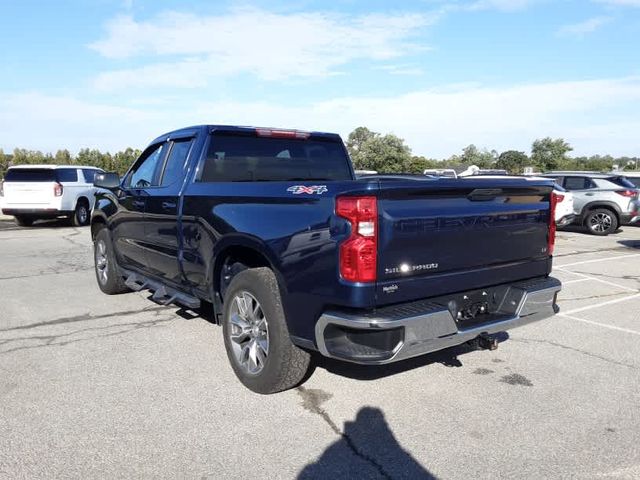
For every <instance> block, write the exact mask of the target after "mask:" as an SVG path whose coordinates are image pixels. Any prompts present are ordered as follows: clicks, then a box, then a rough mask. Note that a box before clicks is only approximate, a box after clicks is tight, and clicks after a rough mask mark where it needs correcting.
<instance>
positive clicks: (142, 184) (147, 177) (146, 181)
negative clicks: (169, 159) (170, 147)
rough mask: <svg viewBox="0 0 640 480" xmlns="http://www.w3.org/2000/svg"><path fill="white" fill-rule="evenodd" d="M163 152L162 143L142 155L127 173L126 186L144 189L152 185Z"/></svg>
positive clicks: (163, 145)
mask: <svg viewBox="0 0 640 480" xmlns="http://www.w3.org/2000/svg"><path fill="white" fill-rule="evenodd" d="M164 150H165V144H164V143H163V144H160V145H158V146H156V147H155V148H153V149H152V150H148V151H147V152H146V153H144V154H143V155H142V157H140V160H138V162H137V163H136V165H135V166H134V167H133V169H132V170H131V172H130V173H129V178H128V179H127V182H126V185H127V186H128V187H130V188H146V187H150V186H151V185H154V180H155V177H156V171H157V169H158V165H159V162H160V160H161V159H162V155H163V153H164Z"/></svg>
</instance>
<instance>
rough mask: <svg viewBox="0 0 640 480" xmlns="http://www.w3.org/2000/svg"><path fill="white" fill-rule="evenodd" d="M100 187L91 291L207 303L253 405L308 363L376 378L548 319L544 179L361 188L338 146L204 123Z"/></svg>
mask: <svg viewBox="0 0 640 480" xmlns="http://www.w3.org/2000/svg"><path fill="white" fill-rule="evenodd" d="M96 186H99V187H103V188H105V189H107V190H108V193H101V194H98V198H97V199H96V206H95V208H94V211H93V213H92V220H91V234H92V237H93V239H94V246H95V248H94V250H95V269H96V277H97V280H98V284H99V286H100V288H101V289H102V291H103V292H105V293H107V294H116V293H122V292H125V291H130V290H140V289H149V290H151V291H152V292H153V298H154V299H155V300H156V301H158V302H160V303H163V304H168V303H178V304H181V305H183V306H186V307H188V308H197V307H199V306H200V304H201V302H202V301H205V302H210V303H212V304H213V308H214V312H215V315H216V319H217V320H218V321H219V322H220V323H221V324H222V326H223V336H224V341H225V346H226V350H227V353H228V356H229V360H230V362H231V365H232V366H233V369H234V371H235V373H236V375H237V376H238V378H239V379H240V381H241V382H242V383H243V384H244V385H246V386H247V387H248V388H250V389H252V390H254V391H256V392H259V393H273V392H277V391H281V390H284V389H287V388H291V387H293V386H295V385H296V384H298V383H299V382H300V381H301V380H302V379H303V378H304V377H305V374H306V373H307V371H308V369H309V363H310V358H311V352H312V351H318V352H320V353H321V354H322V355H325V356H327V357H332V358H336V359H340V360H345V361H350V362H356V363H362V364H383V363H388V362H395V361H398V360H401V359H405V358H409V357H414V356H417V355H422V354H425V353H428V352H433V351H436V350H440V349H443V348H446V347H450V346H453V345H457V344H461V343H464V342H468V341H472V340H476V339H484V341H485V342H486V341H487V339H489V338H490V337H489V336H490V335H491V334H494V333H497V332H500V331H503V330H507V329H509V328H513V327H516V326H519V325H523V324H526V323H529V322H532V321H535V320H540V319H543V318H546V317H549V316H551V315H553V314H554V313H555V312H557V310H558V307H557V305H556V295H557V293H558V292H559V290H560V282H558V281H557V280H556V279H554V278H552V277H550V276H549V273H550V272H551V262H552V253H553V244H554V238H555V223H554V222H553V218H554V215H553V209H554V198H555V197H554V196H553V194H552V182H551V181H549V180H543V179H527V178H519V177H506V176H503V177H467V178H460V179H451V178H438V177H428V176H423V177H419V178H418V177H409V176H406V177H403V176H395V177H394V176H384V175H380V176H373V177H366V178H360V179H356V177H355V175H354V171H353V167H352V165H351V161H350V159H349V156H348V154H347V151H346V149H345V147H344V144H343V142H342V140H341V139H340V137H339V136H338V135H335V134H328V133H319V132H301V131H297V130H279V129H268V128H248V127H228V126H213V125H206V126H197V127H189V128H185V129H182V130H178V131H174V132H171V133H168V134H166V135H162V136H160V137H158V138H156V139H155V140H154V141H153V142H152V143H151V144H150V146H149V147H148V148H147V149H146V150H145V151H144V152H143V153H142V155H141V156H140V158H139V159H138V160H137V161H136V162H135V163H134V165H133V166H132V167H131V168H130V170H129V171H128V173H127V174H126V175H125V176H124V177H123V179H122V180H121V179H120V178H119V177H118V176H117V175H116V174H110V173H107V174H101V175H98V176H97V177H96Z"/></svg>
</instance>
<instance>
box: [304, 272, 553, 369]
mask: <svg viewBox="0 0 640 480" xmlns="http://www.w3.org/2000/svg"><path fill="white" fill-rule="evenodd" d="M561 287H562V286H561V283H560V281H558V280H557V279H555V278H552V277H544V278H536V279H532V280H527V281H523V282H517V283H513V284H510V285H501V286H498V287H492V288H490V289H486V291H482V293H481V295H485V296H487V297H488V298H491V299H492V301H491V304H492V306H491V308H490V311H491V312H492V313H490V314H482V315H478V316H477V317H475V318H472V319H471V320H470V321H467V320H461V319H460V313H459V310H458V308H459V307H460V306H461V303H460V302H461V299H462V298H469V297H472V295H477V294H478V292H480V291H474V292H467V293H464V292H463V293H461V294H457V295H451V296H447V297H440V298H437V299H429V300H420V301H416V302H410V303H405V304H400V305H394V306H391V307H383V308H380V309H378V310H376V311H374V312H368V311H363V312H357V311H356V312H354V311H335V310H334V311H328V312H325V313H323V314H322V315H321V316H320V318H319V320H318V322H317V324H316V328H315V336H316V345H317V346H318V350H319V351H320V352H321V353H322V354H323V355H325V356H327V357H332V358H338V359H340V360H346V361H350V362H355V363H362V364H373V365H377V364H384V363H391V362H396V361H398V360H403V359H406V358H410V357H415V356H418V355H423V354H426V353H430V352H435V351H438V350H442V349H444V348H448V347H452V346H455V345H459V344H462V343H465V342H467V341H469V340H473V339H474V338H476V337H478V336H480V335H481V334H494V333H498V332H502V331H505V330H509V329H512V328H515V327H519V326H521V325H526V324H528V323H531V322H535V321H538V320H542V319H544V318H548V317H550V316H552V315H554V314H555V313H557V312H558V310H559V308H558V306H557V305H556V296H557V294H558V292H559V291H560V290H561Z"/></svg>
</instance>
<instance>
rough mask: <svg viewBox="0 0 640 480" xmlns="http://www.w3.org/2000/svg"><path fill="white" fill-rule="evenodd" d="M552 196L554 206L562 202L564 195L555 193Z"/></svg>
mask: <svg viewBox="0 0 640 480" xmlns="http://www.w3.org/2000/svg"><path fill="white" fill-rule="evenodd" d="M554 195H555V196H556V204H558V203H560V202H562V201H563V200H564V195H560V194H559V193H555V194H554Z"/></svg>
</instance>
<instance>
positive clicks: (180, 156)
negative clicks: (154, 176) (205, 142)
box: [160, 139, 193, 186]
mask: <svg viewBox="0 0 640 480" xmlns="http://www.w3.org/2000/svg"><path fill="white" fill-rule="evenodd" d="M192 144H193V140H192V139H185V140H175V141H174V142H172V145H171V150H170V151H169V156H168V157H167V161H166V163H165V166H164V172H163V174H162V180H161V181H160V185H162V186H166V185H171V184H172V183H174V182H176V181H177V180H179V179H180V178H182V175H183V173H184V169H185V167H186V165H187V157H188V156H189V151H190V150H191V145H192Z"/></svg>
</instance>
